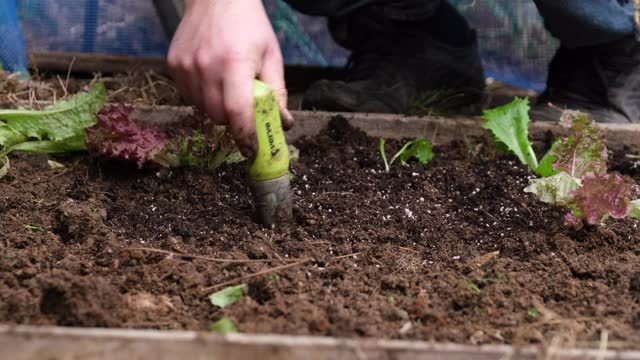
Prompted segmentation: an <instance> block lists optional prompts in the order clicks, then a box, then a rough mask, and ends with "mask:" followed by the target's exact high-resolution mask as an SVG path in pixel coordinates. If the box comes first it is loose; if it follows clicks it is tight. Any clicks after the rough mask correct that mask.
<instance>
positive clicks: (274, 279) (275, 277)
mask: <svg viewBox="0 0 640 360" xmlns="http://www.w3.org/2000/svg"><path fill="white" fill-rule="evenodd" d="M269 281H270V282H272V283H277V282H279V281H280V276H278V274H270V275H269Z"/></svg>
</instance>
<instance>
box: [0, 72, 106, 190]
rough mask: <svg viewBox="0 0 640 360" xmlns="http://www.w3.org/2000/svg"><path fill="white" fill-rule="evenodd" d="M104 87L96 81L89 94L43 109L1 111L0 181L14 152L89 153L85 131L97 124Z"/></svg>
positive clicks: (79, 95)
mask: <svg viewBox="0 0 640 360" xmlns="http://www.w3.org/2000/svg"><path fill="white" fill-rule="evenodd" d="M104 101H105V88H104V85H103V84H102V83H101V82H96V83H95V84H93V85H92V86H91V88H90V89H89V91H88V92H83V93H80V94H77V95H75V96H73V97H71V98H70V99H69V100H65V101H59V102H58V103H56V104H53V105H50V106H47V107H46V108H44V109H43V110H24V109H17V110H0V178H1V177H2V176H4V175H6V173H7V172H8V169H9V158H8V157H7V156H6V155H7V154H9V153H10V152H12V151H26V152H36V153H48V154H56V153H67V152H73V151H83V150H86V148H85V145H84V132H85V130H86V129H87V128H88V127H90V126H93V125H94V124H95V123H96V116H95V114H96V113H97V112H98V111H99V110H100V109H101V108H102V106H103V104H104Z"/></svg>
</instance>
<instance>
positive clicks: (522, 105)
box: [482, 98, 640, 228]
mask: <svg viewBox="0 0 640 360" xmlns="http://www.w3.org/2000/svg"><path fill="white" fill-rule="evenodd" d="M528 111H529V102H528V100H527V99H519V98H516V99H515V100H513V102H511V103H510V104H507V105H504V106H500V107H498V108H495V109H492V110H487V111H485V113H484V115H483V118H484V119H485V120H486V122H485V123H484V124H483V125H482V126H483V127H484V128H485V129H489V130H491V132H492V133H493V135H494V138H495V140H496V143H497V145H498V146H499V147H501V148H506V149H507V150H508V151H510V152H512V153H514V154H515V155H516V156H517V157H518V158H519V159H520V161H521V162H522V163H523V164H524V165H527V166H528V167H529V169H530V170H532V171H535V172H536V174H538V175H540V176H542V178H540V179H532V180H530V181H529V185H528V186H527V187H526V188H525V189H524V191H525V192H528V193H532V194H534V195H536V196H537V197H538V199H540V200H541V201H544V202H546V203H549V204H554V205H558V206H564V207H567V208H568V209H570V210H571V212H570V213H569V214H567V216H566V217H565V218H566V220H567V222H569V223H570V224H572V225H573V226H574V227H576V228H580V227H581V226H582V224H583V222H585V221H586V222H587V223H588V224H599V223H601V222H603V221H605V220H606V219H607V218H609V217H613V218H618V219H619V218H624V217H627V216H630V217H634V218H636V219H639V220H640V200H634V201H631V200H630V199H629V197H630V196H631V186H630V185H629V184H628V183H627V181H626V180H625V179H624V178H623V177H622V176H620V175H618V174H615V173H608V172H607V159H608V152H607V146H606V144H605V141H604V136H603V134H602V132H601V131H600V130H599V129H598V128H597V127H595V126H593V121H592V120H591V119H590V118H589V115H587V114H585V113H582V112H580V111H574V110H565V111H563V112H562V115H561V116H560V125H561V126H564V127H566V128H568V129H569V135H568V136H566V137H563V138H559V139H557V140H556V141H555V142H554V143H553V145H552V146H551V149H550V150H549V151H548V152H547V154H546V155H545V156H544V157H543V158H542V159H541V160H540V162H539V163H538V161H537V158H536V154H535V153H534V151H533V147H532V146H531V142H530V141H529V131H528V125H529V123H530V119H529V115H528Z"/></svg>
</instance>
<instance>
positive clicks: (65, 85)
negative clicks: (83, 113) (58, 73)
mask: <svg viewBox="0 0 640 360" xmlns="http://www.w3.org/2000/svg"><path fill="white" fill-rule="evenodd" d="M75 62H76V57H75V56H74V57H73V59H71V63H70V64H69V69H68V70H67V79H66V80H65V82H64V89H65V90H64V91H65V93H66V92H67V87H68V86H69V77H70V76H71V69H73V64H74V63H75Z"/></svg>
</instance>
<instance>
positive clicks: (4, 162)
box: [0, 155, 11, 179]
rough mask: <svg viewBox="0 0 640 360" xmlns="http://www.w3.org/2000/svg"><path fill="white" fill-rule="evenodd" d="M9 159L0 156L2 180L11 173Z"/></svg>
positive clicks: (0, 175) (0, 176)
mask: <svg viewBox="0 0 640 360" xmlns="http://www.w3.org/2000/svg"><path fill="white" fill-rule="evenodd" d="M10 167H11V166H10V165H9V158H8V157H7V156H6V155H0V179H1V178H2V177H3V176H5V175H7V174H8V173H9V168H10Z"/></svg>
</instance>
